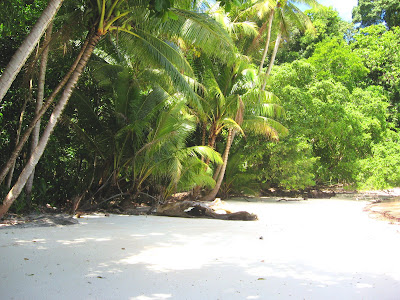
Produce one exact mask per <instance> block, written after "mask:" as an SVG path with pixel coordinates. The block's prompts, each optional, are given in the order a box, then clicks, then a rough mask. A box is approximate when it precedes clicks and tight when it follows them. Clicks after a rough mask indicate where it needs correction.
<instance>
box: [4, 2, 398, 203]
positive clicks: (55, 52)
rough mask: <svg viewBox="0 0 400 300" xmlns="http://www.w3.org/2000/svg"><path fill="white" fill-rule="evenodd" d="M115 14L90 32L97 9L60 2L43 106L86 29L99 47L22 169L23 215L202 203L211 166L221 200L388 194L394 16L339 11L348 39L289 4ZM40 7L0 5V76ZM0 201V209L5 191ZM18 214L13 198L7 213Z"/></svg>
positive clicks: (30, 73) (10, 102)
mask: <svg viewBox="0 0 400 300" xmlns="http://www.w3.org/2000/svg"><path fill="white" fill-rule="evenodd" d="M120 2H121V3H123V4H121V6H119V7H118V10H115V11H113V6H112V4H113V3H115V2H113V1H111V0H106V1H104V3H105V6H104V7H105V8H106V9H108V10H106V11H107V12H109V15H108V16H107V13H106V14H105V16H103V17H102V16H101V14H100V16H99V14H98V11H101V7H97V1H89V0H88V1H85V0H75V1H66V3H65V4H64V5H63V7H62V8H61V10H60V12H59V13H58V15H57V18H56V19H55V20H54V34H53V39H52V42H51V44H50V57H49V62H48V66H47V79H46V83H45V96H48V95H50V94H51V92H52V91H53V90H54V89H55V87H56V86H57V84H58V83H59V82H60V81H61V79H62V78H63V76H64V75H65V74H66V73H67V72H68V69H69V67H70V66H71V64H72V62H73V61H74V59H75V58H76V57H77V55H78V53H79V51H80V48H81V46H82V45H83V44H84V41H85V37H86V36H87V34H88V33H89V32H90V30H91V29H92V28H94V27H93V26H97V27H96V28H101V29H102V30H104V31H103V32H102V34H103V35H104V38H103V39H102V40H101V41H100V43H99V44H98V45H96V49H95V50H94V54H93V55H92V57H91V59H90V61H89V63H88V65H87V68H86V69H85V71H84V72H83V74H82V76H81V78H80V80H79V82H78V84H77V86H76V88H75V90H74V92H73V94H72V97H71V101H70V102H69V104H68V105H67V107H66V109H65V111H64V113H63V116H62V120H61V122H60V124H58V126H57V127H56V129H55V131H54V133H53V134H52V136H51V139H50V142H49V143H48V145H47V148H46V151H45V152H44V155H43V157H42V158H41V160H40V162H39V164H38V165H37V167H36V173H35V179H34V187H33V194H32V203H33V204H35V205H45V204H46V203H50V204H51V205H56V206H65V207H72V206H73V204H74V205H81V206H85V205H86V206H87V207H89V206H91V205H106V204H107V203H109V202H110V201H113V203H114V204H117V205H122V204H124V203H126V202H142V201H146V202H149V203H150V202H154V199H157V201H164V200H165V199H168V198H169V197H170V196H171V195H172V194H173V193H176V192H190V191H195V190H197V191H199V190H200V189H202V190H203V192H204V193H205V192H206V191H207V190H209V189H211V188H213V187H214V186H215V184H216V182H218V178H219V174H218V172H219V170H220V167H219V166H221V164H222V163H223V160H224V159H225V162H227V166H226V171H225V170H224V172H225V177H224V176H223V175H224V174H223V175H222V178H224V180H223V182H222V185H221V190H220V195H222V196H228V195H229V194H234V193H258V192H260V190H263V189H267V188H270V187H280V188H286V189H300V188H308V187H312V186H314V185H316V184H322V185H323V184H351V185H354V186H358V187H360V188H368V189H373V188H388V187H392V186H398V185H400V175H399V174H400V172H399V171H400V138H399V136H398V127H399V119H400V118H399V116H400V54H399V53H400V45H399V40H400V27H397V26H399V25H400V24H399V21H398V16H399V14H400V7H399V5H398V3H397V2H398V1H383V0H382V1H374V2H371V1H362V0H359V2H358V6H357V7H356V8H355V10H354V12H353V14H354V22H360V23H361V27H360V28H359V29H357V28H355V27H354V26H353V25H352V24H350V23H347V22H345V21H343V20H341V19H340V17H339V15H338V13H337V12H336V11H334V10H332V9H330V8H325V7H322V8H321V7H318V8H317V7H316V8H313V9H311V10H308V11H306V14H307V16H308V17H307V16H305V15H303V14H300V13H298V12H297V10H296V7H295V6H294V4H296V3H297V2H302V1H285V3H284V4H285V5H284V6H280V5H282V3H280V2H279V3H276V6H273V5H272V6H270V7H268V6H262V5H264V4H265V3H264V2H265V1H264V2H263V1H224V2H223V3H221V5H220V6H218V5H216V6H213V7H211V8H210V7H208V6H207V4H206V3H195V2H193V1H133V0H129V1H128V0H126V1H120ZM309 2H310V3H313V1H309ZM116 3H118V1H117V2H116ZM263 3H264V4H263ZM106 4H107V5H106ZM46 5H47V1H31V2H29V1H11V2H10V1H3V2H1V3H0V17H1V18H0V20H1V22H2V23H1V24H0V47H1V50H2V51H1V57H0V70H1V71H3V70H4V68H5V67H6V65H7V63H8V61H9V60H10V59H11V56H12V55H13V54H14V52H15V51H16V50H17V49H18V47H19V45H20V44H21V43H22V41H23V39H24V37H25V36H26V35H27V33H28V32H29V31H30V29H31V28H32V26H33V25H34V24H35V22H36V20H37V19H38V18H39V16H40V14H41V12H42V11H43V9H44V8H45V6H46ZM260 5H261V6H260ZM133 7H134V8H135V9H133V10H132V8H133ZM260 7H264V8H265V7H266V8H265V10H264V8H263V10H260V9H261V8H260ZM274 7H275V8H274ZM278 8H279V9H278ZM281 8H282V9H281ZM274 9H276V10H274ZM272 11H274V14H275V13H276V15H273V16H274V18H273V19H270V16H271V12H272ZM125 16H126V18H125ZM99 20H100V21H99ZM101 20H103V21H104V24H101V22H102V21H101ZM270 20H271V22H269V21H270ZM309 21H311V22H312V24H313V26H310V23H309ZM71 22H74V24H75V26H74V27H73V29H74V30H69V29H68V28H71ZM107 22H109V23H107ZM380 23H384V24H380ZM99 24H100V25H99ZM106 24H110V25H109V26H108V25H106ZM269 24H271V28H270V32H269V31H268V25H269ZM376 24H378V25H376ZM101 25H102V26H103V27H101ZM385 25H386V26H385ZM107 26H108V27H107ZM281 36H282V39H281V40H280V37H281ZM267 38H270V40H271V41H270V45H269V47H268V49H266V51H264V50H265V45H266V40H267ZM42 46H43V45H39V47H38V50H37V51H36V53H34V54H32V57H31V58H30V59H29V61H28V62H27V63H26V66H25V67H24V69H23V71H22V72H21V74H19V76H18V77H17V79H16V81H15V82H14V84H13V86H12V88H11V89H10V90H9V91H8V93H7V96H6V97H5V98H4V100H3V102H1V104H0V166H3V165H5V163H6V162H7V160H8V158H9V155H10V153H11V152H12V150H13V149H14V146H15V143H16V140H17V139H18V128H19V127H20V128H21V130H22V133H23V132H24V130H25V129H26V128H27V126H28V124H29V122H30V120H32V118H33V115H34V106H35V99H36V97H37V80H38V79H37V78H38V69H39V64H40V58H41V52H42V51H43V49H42ZM275 46H279V47H275ZM274 48H276V50H277V53H276V60H275V61H274V59H273V57H274V53H273V52H274V51H273V49H274ZM263 54H266V60H265V62H262V57H263ZM260 63H261V68H260V69H259V66H260ZM268 67H273V68H272V71H271V73H270V74H269V73H268V72H267V69H268ZM266 73H267V75H265V74H266ZM264 81H265V82H266V87H265V90H264V89H263V88H262V84H263V82H264ZM21 112H24V114H23V118H21V117H20V115H21ZM48 117H49V113H48V112H47V113H46V114H45V115H44V117H43V119H44V122H45V123H46V122H47V120H48ZM28 146H29V145H26V146H25V147H24V148H23V150H22V152H21V153H20V155H19V158H18V160H17V162H16V165H15V175H14V179H13V180H12V183H14V182H15V177H17V176H18V174H19V173H20V172H21V170H22V168H23V167H24V165H25V164H26V162H27V160H28V158H29V156H30V150H29V147H28ZM226 151H228V153H227V155H226V156H225V152H226ZM218 152H219V153H218ZM229 152H230V153H229ZM228 154H229V155H228ZM228 157H229V159H228ZM213 177H214V178H213ZM222 178H221V180H222ZM0 187H1V188H0V191H1V196H2V197H4V196H5V195H6V194H7V192H8V187H7V186H6V184H5V183H4V182H3V183H2V185H1V186H0ZM28 204H29V201H27V197H25V195H24V194H22V195H21V197H20V198H19V200H18V202H17V204H16V205H15V206H14V210H21V209H24V208H25V207H26V206H27V205H28Z"/></svg>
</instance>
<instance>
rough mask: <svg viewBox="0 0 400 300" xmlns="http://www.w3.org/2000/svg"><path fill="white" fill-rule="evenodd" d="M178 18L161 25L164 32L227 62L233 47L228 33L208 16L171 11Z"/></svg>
mask: <svg viewBox="0 0 400 300" xmlns="http://www.w3.org/2000/svg"><path fill="white" fill-rule="evenodd" d="M171 11H173V12H174V13H175V14H176V15H177V16H178V18H177V19H176V20H168V21H167V22H165V23H164V24H163V29H164V31H167V32H170V33H171V34H172V35H175V36H176V37H181V38H182V39H183V40H184V41H185V42H187V43H189V44H192V45H194V46H196V47H198V48H200V49H202V50H203V51H204V53H206V54H208V55H210V56H214V57H218V58H220V59H222V60H223V61H229V59H230V57H231V55H232V53H234V52H236V50H235V46H234V44H233V41H232V39H231V37H230V36H229V34H228V32H227V31H226V30H224V28H223V27H222V26H221V25H220V24H219V23H218V22H216V21H215V20H214V19H213V18H211V17H210V16H209V15H208V14H200V13H194V12H190V11H186V10H181V9H171Z"/></svg>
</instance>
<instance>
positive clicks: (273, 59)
mask: <svg viewBox="0 0 400 300" xmlns="http://www.w3.org/2000/svg"><path fill="white" fill-rule="evenodd" d="M281 37H282V33H281V32H280V31H279V33H278V36H277V37H276V41H275V47H274V52H273V53H272V56H271V61H270V62H269V66H268V70H267V72H266V73H265V79H264V83H263V85H262V87H261V90H262V91H263V90H265V86H266V85H267V79H268V77H269V75H270V74H271V70H272V67H273V65H274V62H275V57H276V53H277V52H278V48H279V43H280V42H281Z"/></svg>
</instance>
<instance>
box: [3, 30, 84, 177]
mask: <svg viewBox="0 0 400 300" xmlns="http://www.w3.org/2000/svg"><path fill="white" fill-rule="evenodd" d="M88 43H89V39H88V38H87V39H86V41H85V43H84V44H83V46H82V49H81V52H79V54H78V56H77V58H76V59H75V61H74V63H73V64H72V66H71V68H70V70H69V71H68V73H67V74H66V75H65V76H64V78H63V79H62V80H61V82H60V83H59V84H58V86H57V87H56V88H55V89H54V91H53V93H52V94H51V95H50V97H49V98H47V100H46V103H45V104H44V105H43V107H42V109H41V110H40V111H39V113H38V114H37V115H35V117H34V118H33V120H32V121H31V123H30V124H29V127H28V129H27V130H26V131H25V133H24V135H23V136H22V138H21V139H20V141H19V143H18V145H17V146H16V147H15V149H14V151H13V152H12V153H11V156H10V158H9V159H8V161H7V163H6V165H5V166H4V167H3V169H2V170H1V173H0V184H1V183H2V182H3V180H4V178H5V177H6V176H7V173H8V171H9V170H10V168H11V167H12V166H13V164H14V163H15V161H16V159H17V157H18V155H19V153H20V152H21V150H22V147H23V146H24V145H25V143H26V141H27V140H28V139H29V136H30V134H31V132H32V130H33V128H34V127H35V125H36V123H37V122H38V121H39V120H40V119H41V118H42V116H43V115H44V113H45V112H46V111H47V109H48V108H49V107H50V105H51V104H52V103H53V101H54V99H55V97H56V96H57V95H58V93H59V92H60V91H61V90H62V88H63V87H64V86H65V84H66V83H67V82H68V80H69V78H70V77H71V75H72V73H73V72H74V71H75V69H76V68H77V66H78V63H79V62H80V60H81V58H82V55H83V53H84V52H85V50H86V48H87V45H88Z"/></svg>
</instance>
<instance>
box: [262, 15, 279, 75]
mask: <svg viewBox="0 0 400 300" xmlns="http://www.w3.org/2000/svg"><path fill="white" fill-rule="evenodd" d="M274 13H275V10H272V11H271V14H270V16H269V21H268V32H267V42H266V43H265V49H264V52H263V56H262V58H261V62H260V67H259V68H258V75H260V74H261V71H262V68H263V66H264V61H265V57H266V56H267V53H268V48H269V42H270V40H271V31H272V21H273V20H274Z"/></svg>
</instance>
